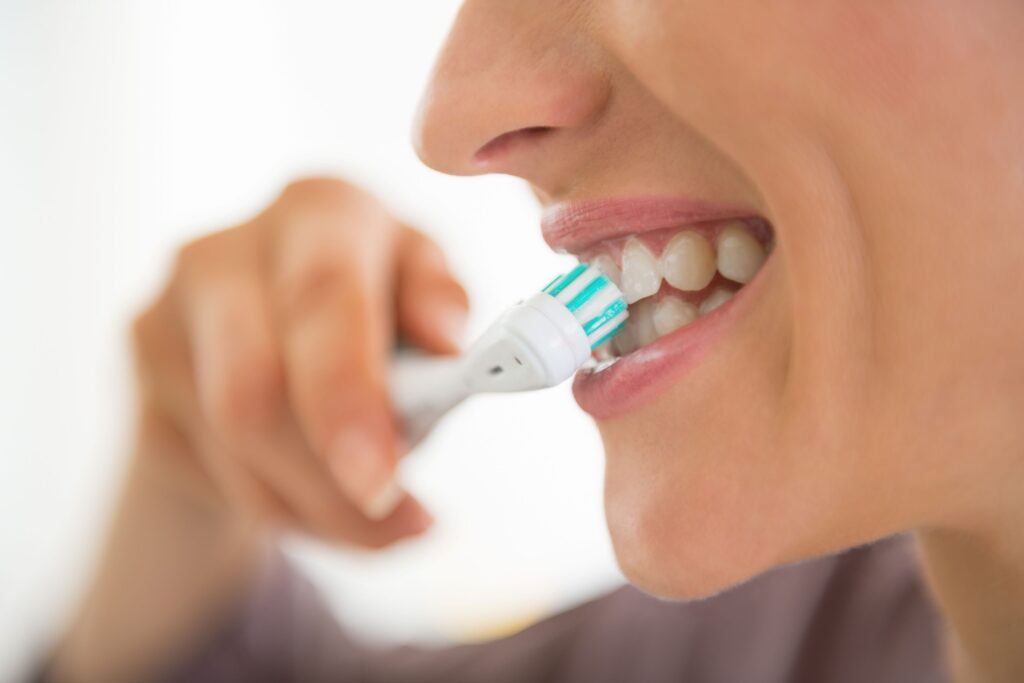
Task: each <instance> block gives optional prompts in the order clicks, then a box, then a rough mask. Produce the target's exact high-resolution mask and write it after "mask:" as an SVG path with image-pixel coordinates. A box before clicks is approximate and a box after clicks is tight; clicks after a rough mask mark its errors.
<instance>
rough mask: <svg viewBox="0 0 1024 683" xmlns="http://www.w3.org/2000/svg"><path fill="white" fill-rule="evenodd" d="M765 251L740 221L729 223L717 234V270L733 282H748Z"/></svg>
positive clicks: (758, 266)
mask: <svg viewBox="0 0 1024 683" xmlns="http://www.w3.org/2000/svg"><path fill="white" fill-rule="evenodd" d="M764 259H765V253H764V248H763V247H762V246H761V243H760V242H758V241H757V239H755V237H754V236H753V235H751V234H750V231H749V230H747V228H746V227H745V226H744V225H743V224H742V223H730V224H729V225H727V226H726V227H724V228H723V229H722V232H721V233H719V235H718V272H720V273H721V274H722V275H724V276H725V277H727V278H729V279H730V280H732V281H734V282H740V283H747V282H750V281H751V280H752V279H753V278H754V275H756V274H757V271H758V270H759V269H760V268H761V264H762V263H764Z"/></svg>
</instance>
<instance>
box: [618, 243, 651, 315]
mask: <svg viewBox="0 0 1024 683" xmlns="http://www.w3.org/2000/svg"><path fill="white" fill-rule="evenodd" d="M660 286H661V273H660V272H659V270H658V260H657V259H656V258H654V254H652V253H651V252H650V251H648V250H647V247H645V246H644V245H643V244H641V243H640V240H638V239H636V238H630V239H629V240H628V241H627V242H626V246H625V247H623V249H622V287H621V289H622V294H623V296H624V297H625V298H626V303H628V304H631V303H634V302H636V301H639V300H640V299H643V298H644V297H645V296H651V295H652V294H654V293H655V292H657V291H658V288H659V287H660ZM630 313H631V314H632V311H631V312H630Z"/></svg>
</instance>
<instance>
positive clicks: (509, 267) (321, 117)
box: [0, 0, 620, 679]
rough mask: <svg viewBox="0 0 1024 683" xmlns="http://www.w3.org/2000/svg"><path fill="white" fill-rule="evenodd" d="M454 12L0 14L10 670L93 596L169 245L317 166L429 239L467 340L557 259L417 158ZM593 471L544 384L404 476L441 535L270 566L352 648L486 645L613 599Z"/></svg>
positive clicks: (482, 407)
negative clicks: (133, 372) (145, 312)
mask: <svg viewBox="0 0 1024 683" xmlns="http://www.w3.org/2000/svg"><path fill="white" fill-rule="evenodd" d="M458 4H459V3H458V2H457V0H430V1H429V2H424V1H423V0H372V1H368V0H364V1H362V2H356V1H355V0H322V1H314V0H300V1H296V0H290V1H288V2H284V0H280V1H278V2H269V1H257V0H245V1H242V0H225V1H216V2H214V1H210V0H202V1H200V0H175V1H174V2H169V1H165V2H156V1H152V2H150V1H143V0H123V1H121V2H108V1H104V0H90V1H89V2H71V1H67V2H58V1H49V0H23V1H19V0H0V210H2V214H0V231H2V237H3V240H2V242H0V350H2V353H0V672H4V674H5V675H4V676H3V677H4V678H5V679H6V678H7V676H6V674H14V675H17V673H18V672H19V671H21V670H22V668H23V667H24V666H25V665H26V664H27V663H28V662H29V659H30V657H31V656H32V654H33V652H34V651H35V649H36V648H39V647H42V646H44V645H45V643H46V642H47V640H48V639H49V638H50V637H52V635H53V634H54V632H55V630H56V629H58V628H59V625H60V623H61V621H62V620H63V619H64V618H65V617H66V614H67V610H68V609H69V608H70V607H71V606H72V605H73V603H74V601H75V599H76V597H77V595H78V593H79V591H81V590H82V587H83V583H84V581H85V580H86V579H87V578H88V571H89V568H90V566H91V563H92V561H93V558H94V556H95V554H96V552H97V544H98V542H99V541H100V538H101V535H102V532H103V529H104V525H105V522H106V520H107V517H108V515H109V514H110V511H111V505H112V503H113V496H114V494H115V492H116V490H117V486H118V482H119V477H120V476H121V474H122V468H123V464H124V462H125V456H126V442H127V434H128V427H129V417H130V415H131V391H130V376H129V374H128V352H127V346H126V343H125V327H126V324H127V322H128V320H129V319H130V317H131V315H132V313H133V311H135V310H137V309H138V308H139V307H140V306H141V305H143V304H144V303H145V302H146V300H147V299H148V298H149V297H150V295H151V294H152V293H153V292H154V290H155V288H156V287H157V286H158V284H159V283H160V282H161V281H162V279H163V278H164V276H165V274H166V271H167V268H168V265H169V262H170V259H171V258H172V256H173V253H174V250H175V248H176V246H177V245H180V244H181V243H182V242H183V241H185V240H187V239H189V238H191V237H193V236H197V235H200V234H202V233H204V232H206V231H209V230H211V229H215V228H219V227H224V226H227V225H230V224H233V223H236V222H238V221H240V220H243V219H245V218H246V217H247V216H249V215H251V214H252V213H254V212H255V211H257V210H258V209H260V208H261V207H263V206H264V205H265V204H267V203H268V202H269V201H271V200H272V199H273V198H274V196H275V195H276V194H277V192H278V191H279V190H280V188H281V187H282V185H283V184H285V183H286V182H287V181H288V180H290V179H294V178H297V177H301V176H303V175H308V174H323V173H330V174H337V175H341V176H344V177H346V178H348V179H351V180H353V181H356V182H358V183H360V184H362V185H364V186H365V187H367V188H369V189H370V190H372V191H373V192H375V193H376V194H378V195H379V196H380V197H382V198H383V199H384V200H385V202H386V203H388V204H389V205H390V206H391V207H392V208H393V210H394V211H395V212H396V213H397V214H398V215H399V216H401V217H403V218H405V219H406V220H408V221H410V222H412V223H415V224H417V225H419V226H421V227H423V228H424V229H425V230H426V231H428V232H429V233H430V234H432V235H433V236H434V237H435V238H436V239H437V240H438V241H439V242H440V243H441V244H442V245H443V247H444V248H445V249H446V251H447V252H448V254H449V259H450V262H451V264H452V266H453V269H454V270H455V272H456V273H457V274H458V275H459V276H460V277H461V278H462V279H463V281H464V282H465V283H466V285H467V288H468V289H469V292H470V295H471V298H472V301H473V307H474V308H473V314H472V317H471V324H470V332H471V334H472V333H475V332H479V331H480V330H481V329H482V327H483V326H485V325H486V324H487V323H488V322H489V321H490V320H491V319H492V318H493V317H494V316H495V315H496V314H497V313H498V312H500V311H501V310H502V309H503V308H504V307H505V306H506V305H508V304H511V303H513V302H515V301H516V300H518V299H519V298H521V297H522V296H523V295H524V294H527V293H529V292H531V291H534V290H536V289H539V288H540V287H541V286H543V285H544V284H545V283H546V282H547V281H548V280H550V279H551V276H552V275H553V274H555V273H556V272H557V271H559V270H560V269H562V268H564V267H565V266H566V264H567V263H568V261H567V259H566V257H564V256H558V255H555V254H552V253H551V252H550V251H549V250H548V249H547V247H546V246H545V245H544V243H543V241H542V239H541V237H540V231H539V227H538V218H539V212H538V211H537V209H536V207H535V206H534V203H533V200H532V198H531V197H530V195H529V193H528V191H527V190H526V187H525V186H524V185H523V184H522V183H521V182H519V181H517V180H515V179H511V178H473V179H457V178H449V177H445V176H442V175H440V174H438V173H435V172H433V171H430V170H428V169H426V168H425V167H423V166H422V165H421V164H420V163H419V162H418V160H417V159H416V157H415V155H414V154H413V152H412V149H411V146H410V143H409V139H410V129H411V124H412V118H413V115H414V112H415V106H416V102H417V99H418V96H419V93H420V91H421V89H422V86H423V85H424V83H425V82H426V79H427V76H428V73H429V69H430V66H431V63H432V60H433V57H434V55H435V53H436V51H437V50H438V48H439V47H440V45H441V43H442V41H443V39H444V35H445V32H446V30H447V27H448V25H449V24H450V22H451V20H452V18H453V16H454V14H455V12H456V10H457V8H458ZM509 421H512V422H514V423H516V424H519V423H521V424H523V425H529V427H530V428H529V429H522V430H519V429H513V430H510V429H508V423H509ZM495 431H500V433H501V434H502V435H504V436H503V438H502V439H494V438H492V437H491V436H490V435H491V434H492V433H493V432H495ZM602 465H603V464H602V457H601V449H600V442H599V439H598V437H597V433H596V430H595V429H594V427H593V426H592V425H591V423H590V421H589V419H587V418H586V417H585V415H583V413H582V412H581V411H579V410H578V409H577V408H576V406H575V404H574V403H573V401H572V397H571V395H570V392H569V388H568V387H567V386H562V387H559V388H557V389H553V390H548V391H544V392H539V393H535V394H530V395H521V396H501V397H488V398H478V399H476V400H474V401H473V402H471V403H469V404H467V405H464V406H462V407H461V408H459V409H458V410H457V411H456V412H455V413H453V414H452V415H450V416H449V418H448V420H447V421H446V422H444V423H443V424H442V425H441V426H440V428H439V429H438V430H437V432H436V433H435V434H434V435H433V436H432V437H431V439H430V440H429V441H428V442H427V443H425V444H424V445H423V446H422V447H421V448H420V450H419V451H418V452H417V453H416V454H415V455H414V456H413V457H412V458H411V459H410V460H409V461H408V462H407V463H406V464H405V465H404V470H403V477H404V480H405V481H406V483H407V485H408V487H409V488H410V489H411V490H412V491H413V492H415V493H416V494H417V495H419V496H420V497H421V499H423V500H424V501H425V502H426V503H427V504H428V507H429V508H430V509H431V510H432V511H433V512H434V513H435V515H436V517H437V519H438V522H437V524H436V527H435V528H434V529H433V530H432V532H430V534H429V535H428V536H427V538H426V539H424V540H422V541H418V542H415V543H412V544H408V545H405V546H403V547H400V548H397V549H394V550H391V551H387V552H384V553H378V554H373V555H368V554H357V553H352V552H348V551H344V550H339V549H332V548H325V547H322V546H317V545H315V544H312V543H309V542H307V541H302V540H300V539H293V540H290V541H289V542H288V547H287V550H288V552H289V554H290V555H292V556H293V557H294V558H295V559H296V561H297V562H298V563H300V564H301V565H302V566H303V567H304V568H305V569H306V570H307V571H308V573H309V574H310V576H311V577H312V578H313V579H314V580H315V581H316V583H317V584H318V585H319V586H320V587H321V588H322V590H323V591H324V592H325V593H326V594H327V596H328V597H329V599H330V601H331V603H332V604H333V605H334V606H335V607H336V611H337V613H338V616H339V618H340V619H342V620H343V621H344V622H345V623H346V624H347V625H349V626H350V627H351V628H353V629H355V630H357V631H359V632H360V633H361V634H363V635H364V636H366V637H368V638H373V639H377V640H384V641H409V640H414V641H427V642H431V641H432V642H436V641H439V640H449V639H466V638H470V639H472V638H479V637H485V636H489V635H494V634H499V633H502V632H504V631H506V630H508V629H511V628H515V627H518V626H520V625H523V624H525V623H528V622H529V621H531V620H533V619H535V618H537V617H539V616H541V615H543V614H545V613H547V612H549V611H551V610H554V609H560V608H562V607H565V606H567V605H569V604H571V603H573V602H576V601H579V600H582V599H584V598H586V597H589V596H590V595H592V594H594V593H596V592H598V591H601V590H603V589H606V588H608V587H610V586H612V585H614V584H616V583H617V582H619V581H620V577H619V574H618V572H617V570H616V568H615V565H614V561H613V559H612V554H611V550H610V545H609V542H608V539H607V536H606V531H605V528H604V523H603V515H602V510H601V477H602Z"/></svg>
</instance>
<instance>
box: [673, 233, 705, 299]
mask: <svg viewBox="0 0 1024 683" xmlns="http://www.w3.org/2000/svg"><path fill="white" fill-rule="evenodd" d="M660 265H661V273H662V275H664V277H665V279H666V280H667V281H668V283H669V284H670V285H672V286H673V287H675V288H676V289H681V290H683V291H686V292H696V291H699V290H702V289H704V288H705V287H707V286H708V283H709V282H711V279H712V278H713V277H715V250H714V249H712V248H711V244H710V243H709V242H708V241H707V240H706V239H704V238H703V237H701V236H700V235H698V234H697V233H695V232H681V233H679V234H678V235H676V236H675V237H673V238H672V240H671V241H670V242H669V243H668V246H666V247H665V251H663V252H662V253H661V262H660Z"/></svg>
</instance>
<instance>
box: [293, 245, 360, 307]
mask: <svg viewBox="0 0 1024 683" xmlns="http://www.w3.org/2000/svg"><path fill="white" fill-rule="evenodd" d="M353 267H354V266H353ZM352 270H353V269H351V268H347V267H345V266H344V265H343V264H341V263H338V262H337V261H335V260H332V259H331V258H329V257H328V256H327V255H318V256H312V257H310V258H309V259H308V260H306V262H305V263H303V264H302V267H301V268H295V269H292V270H291V271H289V272H286V273H283V274H282V275H281V277H280V278H279V281H278V293H279V296H280V304H281V308H282V310H283V311H284V313H285V314H286V316H287V317H288V318H289V319H297V318H302V317H305V315H306V314H307V313H308V312H310V311H312V310H315V309H317V308H319V307H320V306H322V305H323V304H324V303H326V302H329V301H331V300H335V299H337V298H338V297H341V296H344V297H345V298H346V299H352V300H358V299H359V298H360V297H359V296H357V295H356V293H357V291H358V290H357V285H356V278H355V277H354V273H353V272H352Z"/></svg>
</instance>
